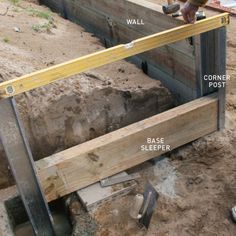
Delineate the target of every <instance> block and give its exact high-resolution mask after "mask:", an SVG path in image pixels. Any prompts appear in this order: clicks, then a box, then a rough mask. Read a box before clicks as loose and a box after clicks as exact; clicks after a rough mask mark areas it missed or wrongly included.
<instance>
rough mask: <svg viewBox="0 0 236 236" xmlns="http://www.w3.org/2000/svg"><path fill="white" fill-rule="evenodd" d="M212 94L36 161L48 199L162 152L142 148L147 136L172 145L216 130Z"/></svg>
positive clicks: (183, 142) (216, 109)
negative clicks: (160, 139) (162, 139)
mask: <svg viewBox="0 0 236 236" xmlns="http://www.w3.org/2000/svg"><path fill="white" fill-rule="evenodd" d="M217 112H218V100H217V97H216V94H213V95H210V96H207V97H202V98H200V99H197V100H194V101H192V102H189V103H186V104H184V105H181V106H179V107H176V108H174V109H171V110H169V111H166V112H164V113H161V114H159V115H155V116H153V117H151V118H148V119H145V120H143V121H140V122H137V123H134V124H132V125H129V126H127V127H124V128H122V129H119V130H117V131H114V132H111V133H109V134H106V135H103V136H101V137H99V138H96V139H93V140H90V141H88V142H86V143H83V144H80V145H78V146H75V147H72V148H70V149H67V150H64V151H62V152H60V153H57V154H54V155H52V156H50V157H47V158H44V159H42V160H39V161H37V162H36V168H37V173H38V176H39V179H40V182H41V186H42V188H43V190H44V193H45V196H46V198H47V200H48V201H52V200H54V199H57V198H59V197H61V196H64V195H66V194H68V193H71V192H73V191H76V190H78V189H80V188H83V187H85V186H88V185H90V184H92V183H94V182H97V181H99V180H100V179H103V178H106V177H108V176H111V175H113V174H116V173H118V172H121V171H123V170H126V169H128V168H130V167H133V166H135V165H138V164H140V163H142V162H144V161H146V160H148V159H151V158H153V157H156V156H159V155H161V154H162V153H164V152H165V151H142V150H141V145H145V144H147V142H146V139H147V138H164V140H165V144H166V145H170V146H171V150H173V149H174V148H176V147H179V146H181V145H183V144H186V143H188V142H190V141H193V140H195V139H197V138H199V137H201V136H203V135H206V134H209V133H211V132H213V131H215V130H217Z"/></svg>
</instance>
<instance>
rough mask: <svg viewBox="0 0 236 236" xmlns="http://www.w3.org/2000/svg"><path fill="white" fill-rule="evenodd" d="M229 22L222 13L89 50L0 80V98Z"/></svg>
mask: <svg viewBox="0 0 236 236" xmlns="http://www.w3.org/2000/svg"><path fill="white" fill-rule="evenodd" d="M228 23H229V15H228V14H226V13H225V14H221V15H217V16H213V17H210V18H208V19H205V20H202V21H199V22H196V23H195V24H187V25H182V26H178V27H176V28H173V29H169V30H166V31H162V32H160V33H156V34H153V35H150V36H146V37H143V38H140V39H137V40H133V41H132V42H130V43H127V44H121V45H118V46H115V47H112V48H109V49H105V50H102V51H99V52H96V53H92V54H89V55H86V56H83V57H80V58H78V59H75V60H71V61H69V62H65V63H62V64H59V65H55V66H52V67H50V68H47V69H44V70H40V71H37V72H34V73H32V74H29V75H25V76H22V77H19V78H16V79H13V80H9V81H5V82H3V83H1V84H0V98H7V97H12V96H15V95H17V94H20V93H23V92H25V91H29V90H31V89H34V88H37V87H40V86H44V85H47V84H49V83H52V82H54V81H57V80H60V79H64V78H67V77H69V76H72V75H75V74H78V73H81V72H84V71H87V70H90V69H93V68H97V67H99V66H102V65H106V64H109V63H112V62H115V61H118V60H121V59H124V58H128V57H130V56H133V55H136V54H139V53H142V52H145V51H148V50H151V49H153V48H157V47H161V46H163V45H166V44H169V43H173V42H176V41H179V40H181V39H184V38H187V37H191V36H194V35H198V34H200V33H203V32H207V31H209V30H213V29H217V28H219V27H222V26H225V25H227V24H228Z"/></svg>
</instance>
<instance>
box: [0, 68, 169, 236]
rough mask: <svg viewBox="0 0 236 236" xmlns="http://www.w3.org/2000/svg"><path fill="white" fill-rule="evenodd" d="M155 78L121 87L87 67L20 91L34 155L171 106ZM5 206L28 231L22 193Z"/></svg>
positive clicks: (14, 221)
mask: <svg viewBox="0 0 236 236" xmlns="http://www.w3.org/2000/svg"><path fill="white" fill-rule="evenodd" d="M140 73H141V72H140ZM147 79H148V78H147ZM148 80H150V79H148ZM154 83H155V84H156V85H155V86H150V87H149V88H147V87H146V88H142V87H140V86H137V87H136V86H134V87H132V88H130V89H122V88H118V87H113V86H112V85H111V84H110V83H109V82H104V80H101V79H100V78H99V77H97V76H95V75H92V74H89V73H88V74H83V75H82V77H80V79H79V80H78V79H76V78H73V79H69V80H67V82H65V81H60V82H57V83H54V84H52V85H49V86H47V87H42V88H38V89H36V90H35V91H32V92H28V93H26V94H25V95H21V96H19V97H18V98H17V103H18V108H19V110H20V113H21V117H22V121H23V124H24V127H25V129H26V133H27V136H28V139H29V142H30V145H31V149H32V153H33V156H34V158H35V160H38V159H41V158H44V157H46V156H49V155H51V154H53V153H55V152H58V151H61V150H64V149H66V148H69V147H71V146H74V145H77V144H79V143H83V142H85V141H87V140H90V139H93V138H96V137H99V136H101V135H103V134H106V133H108V132H111V131H114V130H117V129H119V128H121V127H124V126H127V125H129V124H131V123H134V122H137V121H139V120H142V119H144V118H147V117H150V116H152V115H155V114H157V113H160V112H163V111H165V110H167V109H169V108H171V107H172V106H173V104H172V98H171V95H170V93H169V92H168V90H167V89H166V88H164V87H162V86H160V84H159V82H158V81H154ZM157 85H158V86H157ZM2 154H3V152H2ZM1 159H3V156H1ZM1 163H3V162H1ZM6 165H7V163H6ZM1 173H2V174H4V172H1ZM5 174H7V175H8V178H6V181H5V182H4V183H3V184H4V185H9V184H12V183H13V180H12V178H11V177H10V176H11V175H10V171H9V169H7V168H6V169H5ZM59 206H63V204H61V205H59ZM5 207H6V208H7V212H8V214H9V216H10V219H11V220H10V222H11V225H12V228H13V229H14V230H15V232H17V233H16V235H19V236H21V235H26V234H27V235H30V232H31V231H32V229H31V226H30V225H29V223H25V222H26V221H27V217H26V214H25V211H24V208H23V205H22V202H21V201H20V199H19V198H18V197H16V198H13V199H11V200H8V201H6V203H5ZM54 208H55V207H52V209H54ZM16 209H17V210H16ZM59 210H60V212H59V213H57V211H56V214H55V219H56V220H55V221H56V225H58V224H59V225H60V224H63V225H65V228H66V229H67V230H68V231H70V230H71V229H70V227H69V223H68V217H67V218H66V217H65V215H66V214H65V212H63V211H62V209H61V207H59ZM19 219H20V220H19ZM58 220H59V221H58ZM58 222H60V223H58Z"/></svg>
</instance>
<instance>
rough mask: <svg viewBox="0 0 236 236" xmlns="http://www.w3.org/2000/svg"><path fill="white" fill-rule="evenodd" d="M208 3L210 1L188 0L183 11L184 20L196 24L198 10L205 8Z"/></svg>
mask: <svg viewBox="0 0 236 236" xmlns="http://www.w3.org/2000/svg"><path fill="white" fill-rule="evenodd" d="M207 1H208V0H188V1H187V2H186V3H185V4H184V7H183V9H182V10H181V13H182V15H183V18H184V20H185V21H186V22H187V23H194V21H195V14H196V12H197V11H198V8H199V7H201V6H204V5H205V4H206V3H207Z"/></svg>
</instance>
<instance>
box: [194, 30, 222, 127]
mask: <svg viewBox="0 0 236 236" xmlns="http://www.w3.org/2000/svg"><path fill="white" fill-rule="evenodd" d="M194 44H195V56H196V77H197V85H196V86H197V97H202V96H205V95H208V94H210V93H213V92H216V91H218V97H219V111H218V128H219V130H221V129H223V128H224V125H225V97H226V88H225V87H221V88H213V87H212V88H211V87H209V81H207V80H204V79H203V78H204V75H220V76H222V75H225V74H226V27H221V28H218V29H215V30H211V31H209V32H206V33H203V34H201V35H199V36H196V37H194Z"/></svg>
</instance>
